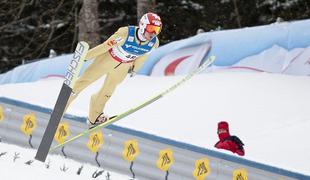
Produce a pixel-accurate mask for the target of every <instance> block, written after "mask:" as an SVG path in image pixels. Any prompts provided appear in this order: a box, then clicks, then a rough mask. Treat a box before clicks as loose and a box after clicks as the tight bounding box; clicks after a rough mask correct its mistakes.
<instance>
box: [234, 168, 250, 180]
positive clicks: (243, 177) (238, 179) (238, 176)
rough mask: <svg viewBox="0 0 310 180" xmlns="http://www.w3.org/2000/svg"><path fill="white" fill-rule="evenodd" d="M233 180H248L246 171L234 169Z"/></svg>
mask: <svg viewBox="0 0 310 180" xmlns="http://www.w3.org/2000/svg"><path fill="white" fill-rule="evenodd" d="M233 180H248V176H247V171H246V169H244V168H242V169H236V170H234V172H233Z"/></svg>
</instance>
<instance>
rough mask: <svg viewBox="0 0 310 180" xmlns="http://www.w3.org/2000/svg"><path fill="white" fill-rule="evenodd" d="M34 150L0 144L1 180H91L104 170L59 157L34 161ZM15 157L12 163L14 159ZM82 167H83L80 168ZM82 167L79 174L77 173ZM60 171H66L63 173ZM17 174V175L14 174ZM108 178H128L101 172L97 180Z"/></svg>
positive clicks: (120, 179)
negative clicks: (44, 161) (44, 160)
mask: <svg viewBox="0 0 310 180" xmlns="http://www.w3.org/2000/svg"><path fill="white" fill-rule="evenodd" d="M35 153H36V150H34V149H28V148H22V147H19V146H15V145H9V144H4V143H0V154H1V156H0V167H2V168H1V169H2V170H3V169H4V168H3V167H5V170H4V171H1V175H0V177H1V179H2V180H19V179H32V180H39V179H42V177H44V178H43V179H44V180H55V179H59V180H86V179H93V178H92V176H93V174H94V172H96V171H97V173H98V172H99V171H102V170H104V169H102V168H98V167H95V166H92V165H90V164H83V163H78V162H76V161H73V160H70V159H65V158H64V157H62V156H59V155H49V158H48V159H47V161H46V163H42V162H40V161H34V160H33V157H34V156H35ZM16 155H17V157H18V158H16V159H15V161H14V157H16ZM28 161H33V162H32V163H30V165H28V164H25V163H26V162H28ZM82 166H83V167H82ZM81 167H82V169H81V171H80V174H79V175H78V174H77V172H78V171H79V169H80V168H81ZM60 169H67V170H66V171H65V172H64V171H61V170H60ZM16 172H18V173H16ZM107 176H109V177H110V179H111V180H124V179H129V177H128V176H123V175H120V174H117V173H113V172H110V171H103V172H102V174H101V175H98V176H97V179H107V178H106V177H107Z"/></svg>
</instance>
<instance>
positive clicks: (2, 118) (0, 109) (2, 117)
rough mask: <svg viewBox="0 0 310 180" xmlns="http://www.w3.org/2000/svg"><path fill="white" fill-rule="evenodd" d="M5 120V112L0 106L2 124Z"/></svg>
mask: <svg viewBox="0 0 310 180" xmlns="http://www.w3.org/2000/svg"><path fill="white" fill-rule="evenodd" d="M3 120H4V112H3V108H2V106H0V122H1V121H3Z"/></svg>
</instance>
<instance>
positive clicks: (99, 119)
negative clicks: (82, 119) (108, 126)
mask: <svg viewBox="0 0 310 180" xmlns="http://www.w3.org/2000/svg"><path fill="white" fill-rule="evenodd" d="M109 119H110V118H109V116H107V115H105V114H103V113H100V114H99V115H98V117H97V118H96V120H95V122H91V121H90V120H89V118H87V123H88V128H89V129H92V128H94V127H96V126H98V125H99V124H102V123H105V122H106V121H108V120H109Z"/></svg>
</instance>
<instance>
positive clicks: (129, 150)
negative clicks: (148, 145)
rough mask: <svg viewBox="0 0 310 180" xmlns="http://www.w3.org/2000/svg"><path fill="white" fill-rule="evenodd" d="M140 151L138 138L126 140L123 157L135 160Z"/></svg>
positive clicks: (130, 160)
mask: <svg viewBox="0 0 310 180" xmlns="http://www.w3.org/2000/svg"><path fill="white" fill-rule="evenodd" d="M139 153H140V151H139V148H138V142H137V140H135V139H134V140H129V141H126V142H125V147H124V150H123V153H122V155H123V158H124V159H125V160H127V161H129V162H132V161H134V159H135V158H136V156H137V155H138V154H139Z"/></svg>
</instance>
